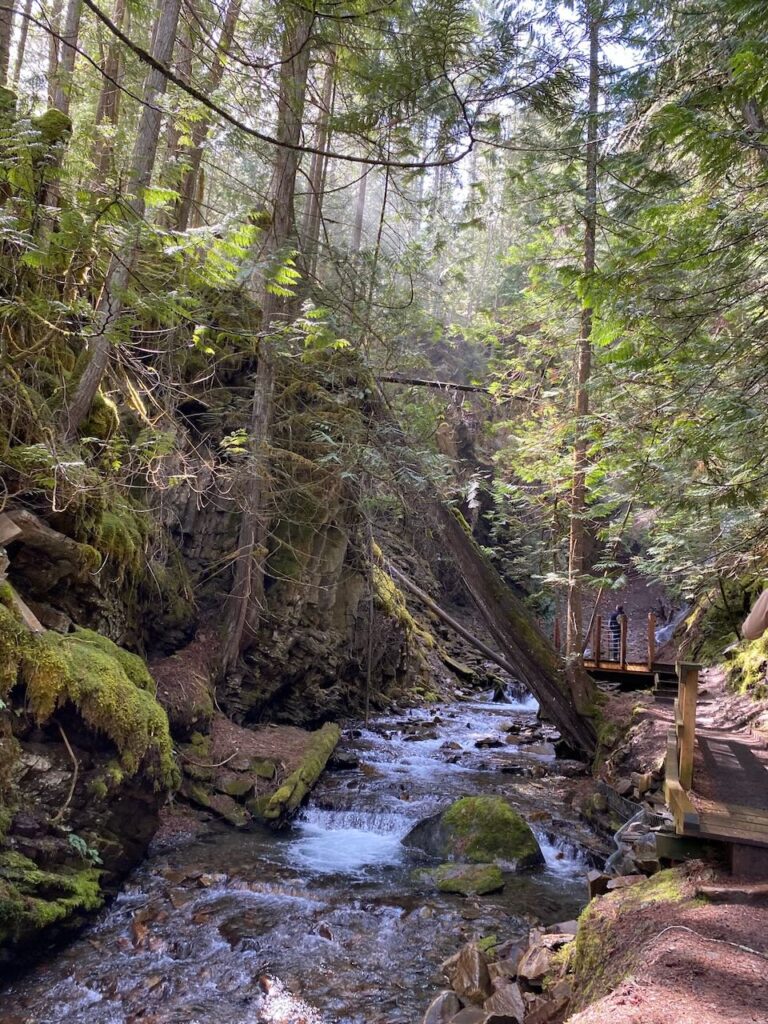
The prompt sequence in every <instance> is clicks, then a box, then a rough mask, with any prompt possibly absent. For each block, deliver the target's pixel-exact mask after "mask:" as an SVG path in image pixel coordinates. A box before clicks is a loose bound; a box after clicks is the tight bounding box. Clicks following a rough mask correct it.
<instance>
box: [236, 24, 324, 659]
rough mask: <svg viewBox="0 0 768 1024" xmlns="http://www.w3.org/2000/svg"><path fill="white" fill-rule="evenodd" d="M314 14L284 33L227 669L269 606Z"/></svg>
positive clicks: (251, 635) (286, 25) (286, 29)
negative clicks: (286, 279)
mask: <svg viewBox="0 0 768 1024" xmlns="http://www.w3.org/2000/svg"><path fill="white" fill-rule="evenodd" d="M313 20H314V19H313V16H312V12H311V11H310V10H308V9H306V8H304V7H300V8H299V9H298V10H290V9H289V13H288V15H287V17H286V23H285V30H284V34H283V45H282V61H281V65H280V92H279V97H278V104H277V138H278V139H279V140H280V142H284V143H287V146H285V147H283V146H281V147H279V148H278V149H277V151H276V153H275V163H274V166H273V169H272V180H271V183H270V190H269V195H270V200H269V205H270V211H269V212H270V214H271V217H270V224H269V228H268V230H267V237H266V239H265V242H264V246H263V249H262V253H261V255H262V260H263V262H264V265H265V268H264V272H263V275H262V278H261V280H260V282H259V285H258V287H259V290H260V292H261V339H260V341H259V354H258V355H259V362H258V368H257V371H256V378H255V381H254V389H253V404H252V408H251V426H250V435H251V437H250V442H251V457H250V461H249V465H248V471H247V478H246V480H245V487H244V495H243V497H244V500H243V510H242V515H241V519H240V533H239V537H238V543H237V551H236V557H235V573H234V580H233V584H232V590H231V593H230V598H229V606H228V613H227V620H226V627H227V632H226V637H225V642H224V651H223V656H222V662H223V664H222V667H223V668H224V669H225V670H226V669H227V668H231V667H232V666H233V665H234V664H235V662H236V661H237V659H238V658H239V656H240V655H241V654H242V652H243V650H244V649H245V648H246V647H247V646H248V644H249V643H250V642H251V641H252V639H253V637H254V635H255V632H256V629H257V627H258V624H259V619H260V616H261V612H262V610H263V608H264V562H265V559H266V556H267V545H268V538H269V508H268V505H269V497H270V480H269V474H270V465H269V437H270V432H271V427H272V413H273V392H274V384H275V354H274V350H273V343H272V340H271V337H270V334H271V332H273V331H274V330H275V328H276V327H278V326H279V324H280V322H281V321H283V320H285V318H286V317H287V316H288V315H289V314H290V302H289V301H288V300H287V299H286V298H285V297H284V296H281V295H277V294H275V291H274V290H272V288H271V287H270V281H271V279H272V275H273V273H274V271H275V269H276V268H277V267H279V266H280V265H281V264H282V263H283V262H284V260H285V258H286V256H287V255H288V253H289V252H290V251H291V250H294V249H295V248H296V245H297V238H296V216H295V209H294V197H295V194H296V173H297V171H298V167H299V159H300V153H299V151H298V150H297V149H292V148H288V146H297V145H298V144H299V143H300V141H301V128H302V119H303V114H304V100H305V95H306V88H307V75H308V72H309V58H310V52H311V44H310V36H311V34H312V25H313Z"/></svg>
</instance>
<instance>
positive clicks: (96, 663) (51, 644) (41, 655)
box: [0, 606, 179, 789]
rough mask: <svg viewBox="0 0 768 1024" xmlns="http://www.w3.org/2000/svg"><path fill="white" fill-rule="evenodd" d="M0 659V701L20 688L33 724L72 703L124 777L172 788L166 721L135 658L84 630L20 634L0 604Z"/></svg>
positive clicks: (174, 778) (173, 779) (173, 775)
mask: <svg viewBox="0 0 768 1024" xmlns="http://www.w3.org/2000/svg"><path fill="white" fill-rule="evenodd" d="M94 637H96V639H94ZM0 660H1V661H2V665H3V668H2V675H1V676H0V696H7V695H8V693H9V692H10V690H11V688H12V687H13V685H14V684H15V683H17V682H19V683H22V684H23V685H24V686H25V687H26V694H27V701H28V704H29V708H30V711H31V712H32V714H33V716H34V718H35V719H36V720H37V722H38V723H40V724H42V723H44V722H46V721H48V720H49V719H50V718H51V716H52V715H53V714H54V713H55V711H56V710H57V708H60V707H63V706H64V705H66V704H67V703H71V704H72V705H74V707H75V708H76V709H77V711H78V713H79V714H80V716H81V717H82V719H83V721H84V722H85V723H86V725H88V726H90V727H91V728H92V729H93V730H94V731H95V732H97V733H101V734H103V735H105V736H107V737H108V738H109V739H110V740H111V741H112V742H113V743H114V745H115V747H116V748H117V752H118V756H119V761H120V767H121V769H122V770H123V771H124V773H125V774H126V775H128V776H130V775H135V774H136V773H137V772H139V771H142V772H143V773H144V774H145V775H146V776H147V777H148V778H150V779H151V780H152V781H153V782H154V784H155V787H156V788H157V789H161V788H174V787H175V786H176V785H178V781H179V776H178V770H177V768H176V763H175V761H174V758H173V747H172V744H171V737H170V733H169V730H168V718H167V716H166V714H165V712H164V711H163V709H162V708H161V707H160V705H159V704H158V703H157V701H156V700H155V698H154V695H153V693H152V692H149V691H148V689H147V687H148V686H151V678H150V676H149V673H148V672H147V670H146V666H143V663H142V662H141V659H139V658H137V657H136V656H135V655H131V654H129V653H128V652H127V651H121V650H120V648H118V647H117V646H116V645H115V644H113V643H112V642H111V641H110V640H107V639H106V638H104V637H99V636H98V634H93V633H91V632H90V631H88V630H80V631H78V632H77V633H74V634H70V635H68V636H60V635H59V634H57V633H53V632H50V631H49V632H46V633H43V634H40V635H34V634H31V633H27V632H26V631H25V630H24V629H23V628H21V627H20V626H19V624H18V623H17V622H16V620H15V619H14V618H13V616H12V615H11V613H10V612H8V610H7V609H5V608H3V607H2V606H0Z"/></svg>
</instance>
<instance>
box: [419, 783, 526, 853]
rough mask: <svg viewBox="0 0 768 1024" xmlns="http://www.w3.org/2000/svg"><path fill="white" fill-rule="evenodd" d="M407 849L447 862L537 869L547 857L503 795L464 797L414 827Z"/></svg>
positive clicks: (524, 822)
mask: <svg viewBox="0 0 768 1024" xmlns="http://www.w3.org/2000/svg"><path fill="white" fill-rule="evenodd" d="M403 843H404V844H405V845H406V846H410V847H415V848H416V849H419V850H422V851H423V852H424V853H427V854H430V855H432V856H434V857H439V858H440V859H441V860H444V861H462V862H465V863H466V862H469V863H474V864H496V865H498V866H499V867H502V868H504V869H505V870H508V871H519V870H523V869H525V868H531V867H536V866H538V865H539V864H542V863H543V862H544V857H543V854H542V852H541V849H540V848H539V844H538V842H537V841H536V837H535V836H534V834H533V832H532V831H531V829H530V827H529V826H528V824H527V823H526V821H525V820H524V819H523V818H522V817H521V816H520V815H519V814H518V813H517V811H516V810H515V809H514V808H513V807H512V806H511V805H510V804H508V803H507V801H506V800H504V799H503V798H502V797H500V796H473V797H462V799H461V800H457V801H456V802H455V803H453V804H451V806H450V807H448V808H447V809H446V810H444V811H441V812H439V813H438V814H435V815H432V817H430V818H427V819H426V820H425V821H422V822H420V823H419V824H418V825H416V826H415V828H412V829H411V831H410V832H409V833H408V835H407V836H406V837H405V838H404V839H403Z"/></svg>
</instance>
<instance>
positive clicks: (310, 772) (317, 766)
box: [249, 722, 341, 826]
mask: <svg viewBox="0 0 768 1024" xmlns="http://www.w3.org/2000/svg"><path fill="white" fill-rule="evenodd" d="M340 736H341V730H340V729H339V727H338V725H335V724H334V723H332V722H327V723H326V724H325V725H324V726H323V727H322V729H318V731H317V732H316V733H314V734H313V735H312V739H311V741H310V744H309V748H308V749H307V752H306V754H305V755H304V757H303V759H302V762H301V764H300V765H299V767H298V768H297V769H296V771H295V772H293V773H292V774H291V775H289V776H288V778H287V779H286V780H285V781H284V782H283V783H282V784H281V786H280V787H279V789H278V790H277V791H276V792H275V793H273V794H272V796H271V797H270V798H269V800H268V801H267V803H266V805H265V807H264V812H263V817H264V820H265V821H267V822H269V823H270V824H273V825H278V826H279V825H281V824H283V823H284V822H285V821H287V820H288V818H290V817H291V815H293V814H294V813H295V812H296V811H297V810H298V809H299V807H300V806H301V804H302V801H303V800H304V798H305V797H306V795H307V794H308V793H309V791H310V790H311V789H312V787H313V786H314V784H315V783H316V782H317V780H318V779H319V778H320V775H321V774H322V771H323V769H324V768H325V766H326V764H327V763H328V758H329V757H330V756H331V754H332V753H333V751H334V750H335V749H336V744H337V743H338V742H339V737H340ZM249 806H250V805H249Z"/></svg>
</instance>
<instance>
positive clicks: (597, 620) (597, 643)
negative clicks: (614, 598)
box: [593, 615, 603, 668]
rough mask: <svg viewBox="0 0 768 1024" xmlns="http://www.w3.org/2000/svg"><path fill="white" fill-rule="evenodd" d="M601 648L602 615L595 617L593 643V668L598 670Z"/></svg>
mask: <svg viewBox="0 0 768 1024" xmlns="http://www.w3.org/2000/svg"><path fill="white" fill-rule="evenodd" d="M602 646H603V617H602V615H597V616H595V642H594V644H593V647H594V649H595V668H600V656H601V654H602Z"/></svg>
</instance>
